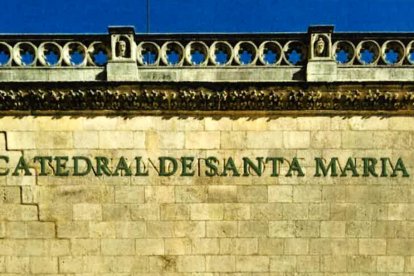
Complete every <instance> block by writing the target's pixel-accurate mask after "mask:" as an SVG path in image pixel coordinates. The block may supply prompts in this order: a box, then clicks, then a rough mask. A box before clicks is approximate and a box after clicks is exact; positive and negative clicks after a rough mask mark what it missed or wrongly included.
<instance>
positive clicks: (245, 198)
mask: <svg viewBox="0 0 414 276" xmlns="http://www.w3.org/2000/svg"><path fill="white" fill-rule="evenodd" d="M267 193H268V192H267V187H266V186H238V187H237V201H238V202H254V203H261V202H267Z"/></svg>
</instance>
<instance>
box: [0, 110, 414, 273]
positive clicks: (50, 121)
mask: <svg viewBox="0 0 414 276" xmlns="http://www.w3.org/2000/svg"><path fill="white" fill-rule="evenodd" d="M413 148H414V118H410V117H390V118H379V117H369V118H361V117H350V118H340V117H332V118H330V117H297V118H292V117H281V118H263V117H262V118H257V119H249V118H237V119H231V118H221V119H213V118H192V117H189V118H176V117H174V118H169V119H166V118H162V117H134V118H122V117H91V118H87V117H76V118H71V117H60V118H53V117H46V116H44V117H29V116H26V117H23V118H16V117H7V116H6V117H2V118H1V119H0V155H1V156H8V157H9V162H8V164H6V162H5V159H0V172H5V169H6V167H7V168H9V169H10V173H9V174H8V175H7V176H0V274H1V275H46V274H47V275H161V274H162V275H243V276H244V275H246V276H247V275H411V274H410V273H414V257H412V256H414V221H413V220H414V212H413V211H414V195H413V193H414V189H413V187H412V185H411V184H412V179H413V177H414V155H413V153H414V152H413ZM22 155H23V156H24V158H25V159H27V160H29V161H30V160H31V159H33V157H34V156H53V157H56V156H69V158H71V157H73V156H87V157H89V158H91V159H92V160H93V159H94V158H95V157H96V156H105V157H108V158H113V160H118V159H119V157H120V156H124V157H126V158H128V162H131V163H132V160H133V158H134V157H135V156H142V157H143V160H147V159H148V158H150V159H151V160H153V161H154V163H155V164H154V166H152V165H151V164H149V163H148V162H147V165H148V167H147V168H148V173H149V175H148V176H131V177H128V176H100V177H98V176H95V175H94V173H93V172H92V173H90V174H88V175H86V176H72V175H70V176H67V177H62V176H55V175H53V174H54V173H55V170H56V168H55V167H53V162H52V164H51V166H49V165H47V168H46V171H47V174H48V175H47V176H39V175H38V174H39V171H40V165H39V163H36V162H31V161H30V162H29V163H30V164H29V166H30V172H31V174H33V175H32V176H13V175H12V173H13V171H14V170H15V166H16V164H17V163H18V161H19V159H20V157H21V156H22ZM160 156H172V157H177V158H180V157H182V156H193V157H195V158H196V159H198V158H206V157H209V156H215V157H217V158H218V159H222V158H228V157H233V158H234V160H235V163H236V166H237V167H238V169H239V171H240V172H242V171H243V168H242V163H241V161H240V160H242V158H243V157H251V158H252V160H255V158H256V157H271V156H273V157H276V156H278V157H283V158H285V160H286V161H285V162H284V163H283V164H284V165H288V163H289V162H291V160H292V158H294V157H297V158H298V160H299V162H300V165H301V167H302V169H303V172H304V174H305V176H304V177H300V176H297V173H296V172H294V173H293V175H292V176H291V177H286V176H285V174H286V170H287V169H288V167H286V166H282V167H281V169H280V175H279V176H278V177H272V176H271V175H270V172H269V168H268V167H266V168H265V172H264V173H263V175H262V176H260V177H259V176H255V175H254V174H252V175H249V176H239V177H236V176H230V175H229V176H213V177H208V176H205V175H203V172H204V170H205V167H203V166H204V165H205V164H203V162H195V163H194V167H196V168H197V169H200V170H197V172H199V171H201V173H200V175H198V173H196V174H195V175H194V176H180V175H179V172H180V171H181V167H180V168H179V170H178V173H177V174H175V175H174V176H170V177H165V176H160V175H158V174H157V164H156V162H155V161H157V160H158V157H160ZM316 157H322V158H325V159H327V160H330V159H331V158H333V157H338V160H339V161H340V162H341V166H344V165H345V163H346V161H347V160H348V158H349V157H352V158H356V162H357V164H356V166H357V169H358V172H359V173H360V176H351V174H348V175H347V176H343V177H341V176H338V177H331V176H326V177H323V176H321V177H315V176H314V174H315V160H314V158H316ZM364 157H370V158H376V159H377V160H380V158H381V157H383V158H384V157H387V158H389V159H390V160H391V161H392V162H393V165H394V166H395V162H396V160H397V159H398V158H401V160H403V162H404V165H405V167H406V170H407V172H408V173H409V174H410V176H409V177H403V176H402V173H401V171H400V172H398V175H397V176H395V177H391V176H390V171H388V176H386V177H385V176H384V177H380V175H379V176H378V177H375V176H373V175H369V176H365V177H364V176H362V174H363V168H362V165H363V163H362V161H361V160H362V159H361V158H364ZM201 160H202V159H201ZM70 164H71V163H70V162H69V163H68V167H69V169H71V168H70V167H71V165H70ZM133 166H134V165H133V164H132V167H133ZM378 166H379V167H380V165H379V164H377V168H379V167H378ZM158 169H159V168H158ZM388 169H389V170H390V167H389V168H388ZM378 171H379V169H378ZM20 173H21V174H22V173H24V171H22V170H21V171H20ZM293 273H296V274H293ZM361 273H362V274H361Z"/></svg>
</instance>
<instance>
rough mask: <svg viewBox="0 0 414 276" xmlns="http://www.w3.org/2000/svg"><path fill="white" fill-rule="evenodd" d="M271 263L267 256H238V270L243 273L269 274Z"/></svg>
mask: <svg viewBox="0 0 414 276" xmlns="http://www.w3.org/2000/svg"><path fill="white" fill-rule="evenodd" d="M269 262H270V261H269V257H267V256H237V257H236V269H237V270H238V271H241V272H267V271H269Z"/></svg>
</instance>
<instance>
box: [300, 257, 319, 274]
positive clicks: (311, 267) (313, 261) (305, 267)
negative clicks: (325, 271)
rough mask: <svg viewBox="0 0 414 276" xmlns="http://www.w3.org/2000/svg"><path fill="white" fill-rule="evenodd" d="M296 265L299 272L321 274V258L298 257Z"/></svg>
mask: <svg viewBox="0 0 414 276" xmlns="http://www.w3.org/2000/svg"><path fill="white" fill-rule="evenodd" d="M296 265H297V271H298V272H314V273H315V272H319V271H320V260H319V256H297V257H296Z"/></svg>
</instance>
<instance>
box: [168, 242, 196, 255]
mask: <svg viewBox="0 0 414 276" xmlns="http://www.w3.org/2000/svg"><path fill="white" fill-rule="evenodd" d="M164 249H165V255H190V254H191V240H190V239H188V238H174V239H165V240H164Z"/></svg>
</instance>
